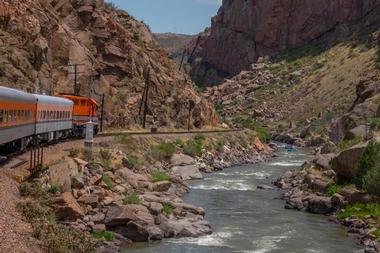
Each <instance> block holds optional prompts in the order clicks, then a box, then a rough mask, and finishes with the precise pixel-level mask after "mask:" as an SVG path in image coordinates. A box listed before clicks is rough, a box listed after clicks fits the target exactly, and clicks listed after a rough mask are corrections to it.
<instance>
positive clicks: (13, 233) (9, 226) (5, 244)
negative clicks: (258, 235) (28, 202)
mask: <svg viewBox="0 0 380 253" xmlns="http://www.w3.org/2000/svg"><path fill="white" fill-rule="evenodd" d="M19 201H20V195H19V191H18V183H16V182H15V181H14V180H13V179H11V178H10V177H8V176H7V175H6V174H5V173H4V172H3V171H2V170H0V253H40V252H42V250H41V247H40V245H39V243H38V241H37V240H36V239H34V237H33V236H32V228H31V226H30V224H29V223H27V222H26V221H24V220H23V218H22V216H21V214H20V213H19V212H17V210H16V204H17V203H18V202H19Z"/></svg>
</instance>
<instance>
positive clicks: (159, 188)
mask: <svg viewBox="0 0 380 253" xmlns="http://www.w3.org/2000/svg"><path fill="white" fill-rule="evenodd" d="M171 186H172V183H171V182H169V181H162V182H157V183H154V184H153V185H152V189H153V191H156V192H167V191H168V190H169V189H170V187H171Z"/></svg>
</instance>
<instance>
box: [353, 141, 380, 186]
mask: <svg viewBox="0 0 380 253" xmlns="http://www.w3.org/2000/svg"><path fill="white" fill-rule="evenodd" d="M379 162H380V143H378V142H375V141H371V142H370V143H369V144H368V146H367V147H366V149H365V150H364V153H363V155H362V157H361V159H360V160H359V162H358V164H357V168H356V175H355V178H354V183H355V185H356V186H357V187H358V188H362V187H363V179H364V177H365V176H366V174H367V173H368V172H369V171H370V170H372V169H373V168H374V167H375V165H376V164H378V163H379ZM372 174H376V173H375V172H373V173H372Z"/></svg>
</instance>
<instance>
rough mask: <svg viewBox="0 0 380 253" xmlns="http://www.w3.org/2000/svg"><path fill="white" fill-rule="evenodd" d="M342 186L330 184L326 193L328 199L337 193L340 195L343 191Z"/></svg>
mask: <svg viewBox="0 0 380 253" xmlns="http://www.w3.org/2000/svg"><path fill="white" fill-rule="evenodd" d="M342 188H343V187H342V186H341V185H337V184H330V185H329V186H328V188H327V191H326V194H325V195H326V196H327V197H332V196H333V195H334V194H335V193H339V192H340V191H341V190H342Z"/></svg>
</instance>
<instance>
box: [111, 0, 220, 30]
mask: <svg viewBox="0 0 380 253" xmlns="http://www.w3.org/2000/svg"><path fill="white" fill-rule="evenodd" d="M107 2H112V3H114V4H115V5H116V6H118V7H119V8H121V9H124V10H126V11H127V12H128V13H129V14H131V15H133V16H134V17H135V18H136V19H138V20H143V21H144V22H145V23H146V24H148V25H149V26H150V28H151V29H152V31H153V32H154V33H164V32H172V33H182V34H197V33H199V32H202V31H203V30H204V29H205V28H206V27H208V26H210V25H211V17H213V16H215V15H216V14H217V12H218V9H219V7H220V5H221V3H222V0H108V1H107Z"/></svg>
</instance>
